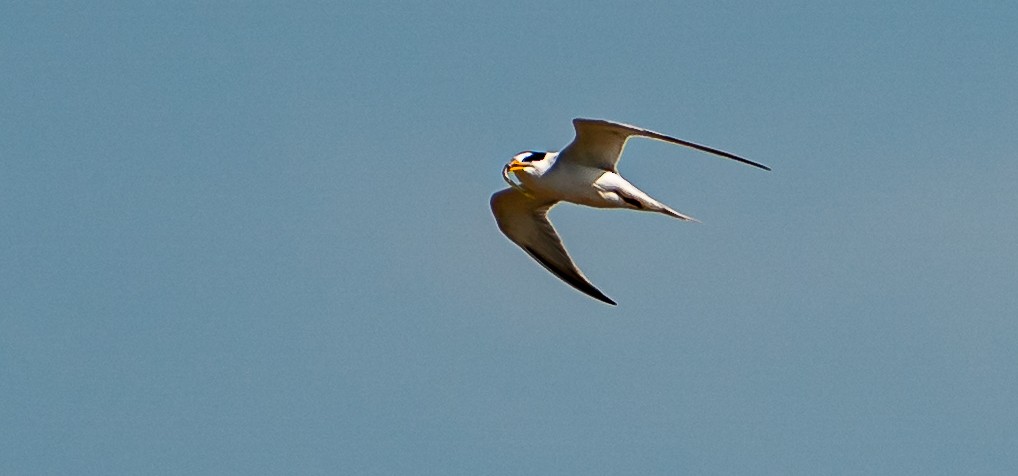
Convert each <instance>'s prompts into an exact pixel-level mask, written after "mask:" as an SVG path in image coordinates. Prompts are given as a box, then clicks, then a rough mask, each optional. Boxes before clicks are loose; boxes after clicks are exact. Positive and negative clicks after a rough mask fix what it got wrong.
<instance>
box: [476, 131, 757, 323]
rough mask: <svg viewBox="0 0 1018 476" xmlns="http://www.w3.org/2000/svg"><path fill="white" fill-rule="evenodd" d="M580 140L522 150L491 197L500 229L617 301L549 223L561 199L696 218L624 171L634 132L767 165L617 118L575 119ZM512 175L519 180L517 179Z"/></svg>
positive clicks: (566, 276) (586, 288)
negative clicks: (553, 148) (621, 162)
mask: <svg viewBox="0 0 1018 476" xmlns="http://www.w3.org/2000/svg"><path fill="white" fill-rule="evenodd" d="M573 126H574V127H575V129H576V138H575V139H574V140H573V142H572V143H570V144H569V145H568V146H566V147H565V148H564V149H562V151H561V152H533V151H527V152H521V153H519V154H517V155H516V156H514V157H513V160H512V161H510V162H509V163H508V164H506V166H505V167H504V168H503V169H502V175H503V177H504V178H505V180H506V182H508V183H509V185H510V186H511V187H510V188H508V189H505V190H502V191H501V192H497V193H495V194H494V195H492V197H491V209H492V212H493V213H494V215H495V220H496V222H497V223H498V226H499V229H501V230H502V232H503V233H504V234H505V235H506V236H507V237H508V238H509V239H510V240H512V241H513V242H514V243H516V244H517V245H519V246H520V247H521V248H523V250H524V251H526V252H527V253H528V254H530V255H531V256H532V257H533V258H534V259H535V260H537V261H538V262H539V263H541V265H543V266H544V267H545V268H547V269H548V270H549V271H551V272H552V273H554V274H555V275H556V276H558V277H559V278H561V279H562V280H563V281H565V282H567V283H569V284H570V285H572V286H573V287H575V288H577V289H579V290H580V291H582V292H584V293H586V294H588V295H589V296H591V297H593V298H595V299H598V300H600V301H603V302H605V303H608V304H613V305H614V304H615V302H614V301H612V300H611V299H610V298H608V297H607V296H605V295H604V293H602V292H601V291H599V290H598V289H597V288H595V287H594V285H592V284H591V283H590V281H589V280H588V279H587V278H586V276H584V275H583V272H581V271H580V270H579V268H577V267H576V264H574V263H573V260H572V258H570V257H569V254H568V253H567V252H566V250H565V247H564V246H562V241H561V240H560V239H559V237H558V234H557V233H556V232H555V229H554V227H552V225H551V222H550V221H548V218H547V214H548V210H549V209H551V207H553V206H555V204H556V203H558V202H560V201H565V202H570V203H576V204H579V205H586V206H589V207H595V208H628V209H632V210H642V211H650V212H657V213H663V214H665V215H668V216H671V217H674V218H678V219H680V220H684V221H695V220H694V219H693V218H692V217H689V216H687V215H683V214H681V213H679V212H677V211H675V210H673V209H671V208H669V207H668V206H667V205H665V204H663V203H661V202H659V201H657V200H655V199H653V198H651V197H650V196H649V195H647V194H646V193H644V192H643V191H641V190H640V189H639V188H637V187H636V186H635V185H633V184H631V183H630V182H629V181H628V180H626V179H625V178H623V177H622V176H621V175H619V173H618V170H617V168H616V164H617V163H618V159H619V157H620V156H621V154H622V149H623V148H624V147H625V143H626V140H627V139H628V138H629V137H631V136H643V137H649V138H652V139H657V140H662V141H666V142H671V143H675V144H679V145H684V146H687V147H692V148H695V149H698V150H702V151H705V152H709V153H713V154H717V155H721V156H723V157H726V158H729V159H733V160H737V161H740V162H743V163H747V164H749V165H753V166H756V167H760V168H762V169H765V170H770V169H768V168H767V167H766V166H763V165H760V164H758V163H756V162H751V161H749V160H746V159H743V158H741V157H738V156H735V155H732V154H729V153H727V152H723V151H720V150H717V149H712V148H710V147H706V146H702V145H699V144H694V143H691V142H687V141H684V140H681V139H676V138H674V137H669V136H666V135H663V134H659V133H657V132H653V131H649V130H646V129H641V128H638V127H634V126H630V125H626V124H621V123H617V122H611V121H603V120H595V119H574V120H573ZM509 173H513V175H515V176H516V178H517V180H519V182H520V183H519V185H517V184H516V183H514V182H512V180H511V179H510V178H509Z"/></svg>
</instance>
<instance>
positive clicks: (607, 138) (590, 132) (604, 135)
mask: <svg viewBox="0 0 1018 476" xmlns="http://www.w3.org/2000/svg"><path fill="white" fill-rule="evenodd" d="M573 127H574V128H575V129H576V138H575V139H573V142H572V143H570V144H569V145H568V146H566V148H565V149H562V153H561V154H560V155H559V160H569V161H571V162H575V163H577V164H581V165H586V166H588V167H596V168H599V169H602V170H608V171H612V172H617V170H616V169H615V166H616V164H618V163H619V157H621V156H622V149H623V148H624V147H625V145H626V140H628V139H629V138H630V137H632V136H639V137H648V138H651V139H657V140H660V141H664V142H671V143H672V144H678V145H683V146H686V147H692V148H694V149H696V150H700V151H703V152H707V153H711V154H714V155H719V156H721V157H724V158H727V159H732V160H737V161H739V162H742V163H744V164H749V165H752V166H754V167H759V168H761V169H764V170H770V167H767V166H766V165H762V164H758V163H756V162H753V161H751V160H747V159H744V158H742V157H739V156H737V155H735V154H730V153H728V152H725V151H723V150H718V149H715V148H713V147H707V146H705V145H700V144H694V143H692V142H689V141H685V140H682V139H676V138H674V137H670V136H666V135H664V134H661V133H659V132H654V131H650V130H647V129H642V128H639V127H636V126H630V125H628V124H622V123H619V122H612V121H605V120H601V119H579V118H578V119H573Z"/></svg>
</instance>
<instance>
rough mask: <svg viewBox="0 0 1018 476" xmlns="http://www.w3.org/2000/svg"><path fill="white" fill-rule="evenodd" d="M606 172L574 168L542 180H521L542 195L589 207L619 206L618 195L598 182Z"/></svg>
mask: <svg viewBox="0 0 1018 476" xmlns="http://www.w3.org/2000/svg"><path fill="white" fill-rule="evenodd" d="M605 173H606V172H605V171H602V170H591V171H587V170H576V169H573V170H572V171H571V173H568V174H549V175H548V176H545V177H542V178H541V180H531V181H523V180H521V182H524V183H523V184H524V186H526V187H527V188H529V189H531V190H532V191H534V192H535V193H536V194H538V195H541V196H546V197H549V198H555V199H557V200H562V201H565V202H570V203H575V204H578V205H586V206H588V207H596V208H618V207H619V204H620V202H621V200H620V199H619V197H618V195H617V194H615V193H614V192H611V191H609V190H606V189H605V188H603V187H601V186H599V185H598V184H597V182H598V180H599V179H600V178H601V176H602V175H604V174H605ZM527 182H529V183H527Z"/></svg>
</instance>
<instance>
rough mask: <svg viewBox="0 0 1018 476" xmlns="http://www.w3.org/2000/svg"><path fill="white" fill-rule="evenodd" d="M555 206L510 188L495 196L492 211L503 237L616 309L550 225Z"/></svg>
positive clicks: (591, 295) (568, 281)
mask: <svg viewBox="0 0 1018 476" xmlns="http://www.w3.org/2000/svg"><path fill="white" fill-rule="evenodd" d="M555 203H556V202H548V203H542V202H539V201H537V200H534V199H532V198H530V197H527V196H526V195H524V194H523V193H521V192H519V191H517V190H514V189H511V188H509V189H505V190H502V191H501V192H497V193H495V194H494V195H492V196H491V211H492V213H494V215H495V221H496V222H497V223H498V228H499V229H500V230H502V233H504V234H505V236H506V237H508V238H509V239H510V240H511V241H512V242H513V243H516V244H517V245H519V247H520V248H523V250H524V251H526V252H527V254H529V255H530V256H531V257H532V258H534V259H535V260H537V262H538V263H541V265H542V266H544V267H545V269H547V270H548V271H551V272H552V274H554V275H555V276H558V277H559V279H561V280H563V281H565V282H566V283H568V284H569V285H571V286H573V287H574V288H576V289H578V290H580V291H582V292H584V293H586V294H587V295H589V296H590V297H593V298H595V299H598V300H600V301H602V302H606V303H608V304H612V305H614V304H615V301H612V300H611V298H609V297H608V296H605V295H604V293H602V292H601V291H599V290H598V289H597V288H596V287H594V285H593V284H591V283H590V281H589V280H588V279H587V277H586V276H584V275H583V272H582V271H580V269H579V268H578V267H577V266H576V264H575V263H574V262H573V260H572V258H570V257H569V253H568V252H566V249H565V247H564V246H563V245H562V240H561V239H560V238H559V236H558V233H556V232H555V228H554V227H553V226H552V225H551V222H550V221H548V210H549V209H551V207H552V206H554V205H555Z"/></svg>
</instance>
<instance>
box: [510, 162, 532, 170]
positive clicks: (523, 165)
mask: <svg viewBox="0 0 1018 476" xmlns="http://www.w3.org/2000/svg"><path fill="white" fill-rule="evenodd" d="M527 167H530V164H526V163H523V162H520V161H518V160H514V161H512V162H509V166H508V167H507V168H506V170H508V171H509V172H515V171H517V170H523V169H525V168H527Z"/></svg>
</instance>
